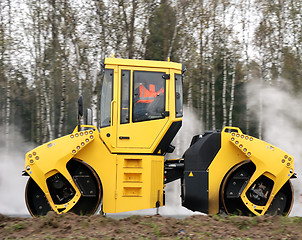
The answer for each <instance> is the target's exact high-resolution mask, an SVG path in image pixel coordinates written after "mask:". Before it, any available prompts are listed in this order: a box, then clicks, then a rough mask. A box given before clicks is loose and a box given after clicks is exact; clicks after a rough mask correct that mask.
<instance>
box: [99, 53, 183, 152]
mask: <svg viewBox="0 0 302 240" xmlns="http://www.w3.org/2000/svg"><path fill="white" fill-rule="evenodd" d="M182 105H183V96H182V65H181V64H178V63H173V62H161V61H148V60H131V59H130V60H129V59H116V58H108V59H105V62H104V74H103V79H102V82H101V104H100V128H101V137H102V140H103V141H104V142H105V144H106V145H107V147H108V148H109V149H110V150H111V151H112V152H123V153H125V152H129V153H130V152H137V149H138V148H139V149H140V151H141V152H143V153H153V154H164V153H165V151H166V150H167V149H166V148H168V146H169V144H170V142H171V141H172V140H173V138H174V136H175V135H176V133H177V131H178V130H179V128H180V126H181V120H182ZM166 135H169V136H166ZM171 136H172V137H171ZM163 141H164V142H163Z"/></svg>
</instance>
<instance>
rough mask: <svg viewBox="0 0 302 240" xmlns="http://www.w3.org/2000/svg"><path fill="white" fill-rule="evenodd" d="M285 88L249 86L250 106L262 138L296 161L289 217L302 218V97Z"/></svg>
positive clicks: (288, 87) (252, 84)
mask: <svg viewBox="0 0 302 240" xmlns="http://www.w3.org/2000/svg"><path fill="white" fill-rule="evenodd" d="M282 82H283V84H284V85H283V87H282V88H277V87H273V86H263V85H261V84H255V83H251V84H249V85H248V92H249V95H248V104H249V108H250V110H251V111H252V113H253V115H251V117H254V118H257V119H259V120H260V121H261V123H262V138H263V140H264V141H267V142H269V143H271V144H273V145H275V146H276V147H278V148H280V149H282V150H284V151H286V152H288V153H289V154H291V155H293V156H294V159H295V173H296V174H297V177H298V178H296V179H292V181H291V182H292V184H293V188H294V205H293V209H292V212H291V214H290V216H302V203H301V202H300V194H301V193H302V147H301V145H302V96H301V95H300V96H299V95H295V94H294V93H293V92H294V91H292V88H291V86H290V85H285V84H286V80H285V79H282Z"/></svg>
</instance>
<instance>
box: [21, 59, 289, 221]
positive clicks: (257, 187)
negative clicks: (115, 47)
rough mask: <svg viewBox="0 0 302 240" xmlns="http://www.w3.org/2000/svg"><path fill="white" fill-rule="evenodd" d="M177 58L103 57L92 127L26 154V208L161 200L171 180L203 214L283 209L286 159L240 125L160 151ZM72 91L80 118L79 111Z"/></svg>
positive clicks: (178, 74)
mask: <svg viewBox="0 0 302 240" xmlns="http://www.w3.org/2000/svg"><path fill="white" fill-rule="evenodd" d="M184 71H185V69H184V67H183V66H182V64H179V63H174V62H170V61H149V60H133V59H118V58H106V59H105V60H104V62H103V64H102V79H101V88H100V89H101V92H100V111H99V112H100V115H99V116H98V119H99V121H98V124H97V126H95V125H93V124H92V113H91V111H89V110H88V111H87V114H86V117H85V124H80V122H79V124H78V125H77V126H76V127H75V129H74V131H73V132H72V133H71V134H69V135H66V136H63V137H61V138H58V139H55V140H52V141H50V142H47V143H45V144H43V145H41V146H39V147H37V148H35V149H33V150H31V151H29V152H28V153H27V154H26V156H25V171H24V172H23V175H26V176H29V179H28V183H27V186H26V189H25V200H26V205H27V207H28V210H29V212H30V214H31V215H32V216H36V215H45V214H47V212H48V211H54V212H56V213H57V214H62V213H66V212H74V213H76V214H79V215H82V214H83V215H91V214H94V213H96V212H98V211H100V212H102V213H120V212H127V211H133V210H141V209H148V208H159V207H161V206H164V204H165V191H164V190H165V184H167V183H169V182H172V181H174V180H177V179H180V180H181V181H180V183H181V196H180V197H181V199H182V205H183V206H184V207H186V208H188V209H190V210H192V211H199V212H203V213H207V214H217V213H222V212H224V213H226V214H240V215H264V214H272V215H274V214H280V215H288V214H289V213H290V210H291V208H292V204H293V188H292V185H291V182H290V179H291V178H294V177H295V173H294V158H293V156H291V155H290V154H288V153H286V152H284V151H282V150H281V149H279V148H277V147H275V146H273V145H271V144H269V143H266V142H264V141H262V140H259V139H257V138H255V137H252V136H248V135H246V134H243V133H242V132H241V130H240V129H239V128H236V127H225V128H224V129H222V130H221V131H217V130H214V131H206V132H205V133H204V134H202V135H196V136H193V138H192V141H191V145H190V147H189V148H188V149H187V150H186V151H185V153H184V154H183V157H182V158H181V159H165V155H166V153H171V152H173V150H174V149H175V147H174V146H172V145H171V142H172V140H173V138H174V137H175V135H176V134H177V132H178V130H179V129H180V128H181V125H182V117H183V90H182V77H183V73H184ZM82 106H83V103H82V100H81V98H80V99H79V118H82V116H83V107H82Z"/></svg>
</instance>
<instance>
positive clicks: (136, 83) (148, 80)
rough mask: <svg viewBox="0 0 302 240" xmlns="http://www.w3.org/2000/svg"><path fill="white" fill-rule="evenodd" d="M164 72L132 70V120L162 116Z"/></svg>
mask: <svg viewBox="0 0 302 240" xmlns="http://www.w3.org/2000/svg"><path fill="white" fill-rule="evenodd" d="M164 74H165V73H164V72H144V71H134V72H133V122H139V121H146V120H153V119H160V118H164V112H165V94H166V81H165V79H164V78H163V75H164Z"/></svg>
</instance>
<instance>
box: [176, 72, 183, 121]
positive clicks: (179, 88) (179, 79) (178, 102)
mask: <svg viewBox="0 0 302 240" xmlns="http://www.w3.org/2000/svg"><path fill="white" fill-rule="evenodd" d="M182 105H183V93H182V76H181V75H180V74H175V117H182V114H183V112H182Z"/></svg>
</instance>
